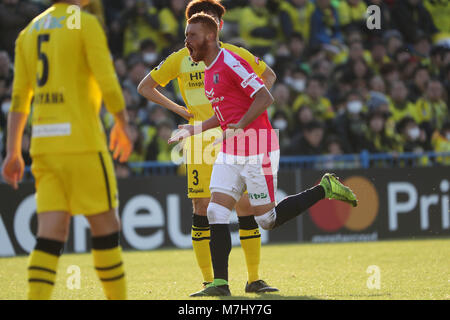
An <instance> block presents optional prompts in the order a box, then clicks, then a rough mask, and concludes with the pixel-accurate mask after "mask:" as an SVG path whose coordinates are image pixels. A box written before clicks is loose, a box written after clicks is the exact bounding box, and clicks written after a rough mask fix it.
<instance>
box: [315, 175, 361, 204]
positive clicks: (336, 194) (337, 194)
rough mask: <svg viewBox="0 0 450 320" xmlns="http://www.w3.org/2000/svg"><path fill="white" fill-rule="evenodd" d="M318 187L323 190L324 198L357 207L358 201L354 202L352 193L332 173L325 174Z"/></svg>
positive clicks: (354, 198) (354, 197)
mask: <svg viewBox="0 0 450 320" xmlns="http://www.w3.org/2000/svg"><path fill="white" fill-rule="evenodd" d="M320 185H321V186H322V187H323V188H324V190H325V198H327V199H335V200H340V201H344V202H347V203H350V204H351V205H352V206H354V207H356V206H357V205H358V200H356V196H355V194H354V193H353V191H352V190H351V189H350V188H349V187H346V186H344V185H343V184H342V183H341V182H340V181H339V180H338V177H336V175H335V174H334V173H325V174H324V175H323V177H322V180H321V181H320Z"/></svg>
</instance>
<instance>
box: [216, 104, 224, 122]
mask: <svg viewBox="0 0 450 320" xmlns="http://www.w3.org/2000/svg"><path fill="white" fill-rule="evenodd" d="M213 109H214V113H215V114H216V117H217V119H219V121H220V122H225V119H224V118H223V115H222V113H220V109H219V106H215V107H213Z"/></svg>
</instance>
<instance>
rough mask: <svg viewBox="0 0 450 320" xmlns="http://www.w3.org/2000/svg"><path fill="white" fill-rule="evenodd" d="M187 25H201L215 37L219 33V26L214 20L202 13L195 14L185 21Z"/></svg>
mask: <svg viewBox="0 0 450 320" xmlns="http://www.w3.org/2000/svg"><path fill="white" fill-rule="evenodd" d="M187 23H188V24H193V23H201V24H202V25H203V26H205V27H206V28H207V29H208V30H210V31H212V32H214V34H215V36H217V34H218V33H219V25H218V24H217V22H216V20H215V19H214V18H213V17H212V16H210V15H209V14H206V13H204V12H200V13H196V14H194V15H193V16H192V17H190V18H189V20H188V21H187Z"/></svg>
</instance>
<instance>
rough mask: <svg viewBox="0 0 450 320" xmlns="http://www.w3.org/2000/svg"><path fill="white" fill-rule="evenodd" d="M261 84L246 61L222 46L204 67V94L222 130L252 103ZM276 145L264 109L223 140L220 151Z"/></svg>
mask: <svg viewBox="0 0 450 320" xmlns="http://www.w3.org/2000/svg"><path fill="white" fill-rule="evenodd" d="M263 87H264V83H263V82H262V80H261V79H260V78H259V77H258V76H257V75H256V74H255V72H254V71H253V69H252V67H251V66H250V65H249V64H248V62H247V61H245V60H244V59H243V58H241V57H240V56H238V55H237V54H235V53H233V52H231V51H229V50H227V49H224V48H222V49H221V50H220V52H219V54H218V55H217V57H216V59H215V60H214V61H213V62H212V63H211V65H209V66H208V67H206V68H205V93H206V97H207V98H208V99H209V101H210V103H211V104H212V107H213V110H214V113H215V115H216V117H217V119H218V120H219V122H220V126H221V127H222V130H224V131H225V130H226V129H227V127H228V124H230V123H238V122H239V120H241V118H242V117H243V116H244V114H245V113H247V111H248V109H249V108H250V106H251V104H252V103H253V96H254V95H255V94H256V92H258V91H259V90H260V89H262V88H263ZM227 143H228V145H229V146H228V147H227ZM278 149H279V146H278V138H277V136H276V132H275V131H274V130H273V128H272V125H271V124H270V121H269V117H268V115H267V111H264V112H263V113H262V114H261V115H260V116H259V117H258V118H256V119H255V120H254V121H253V122H252V123H250V124H249V125H248V126H247V127H246V128H244V132H243V133H241V134H239V135H237V136H235V137H234V138H233V139H227V140H224V141H223V144H222V152H224V153H227V154H234V155H242V156H249V155H256V154H267V153H268V152H272V151H275V150H278Z"/></svg>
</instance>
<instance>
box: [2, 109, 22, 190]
mask: <svg viewBox="0 0 450 320" xmlns="http://www.w3.org/2000/svg"><path fill="white" fill-rule="evenodd" d="M27 118H28V115H27V114H25V113H21V112H10V113H9V114H8V135H7V141H6V158H5V162H4V163H3V169H2V175H3V178H4V179H5V181H6V182H7V183H8V184H10V185H11V186H12V187H13V188H14V189H17V188H18V184H19V182H20V181H21V180H22V178H23V173H24V170H25V163H24V161H23V158H22V136H23V130H24V128H25V124H26V122H27Z"/></svg>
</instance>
